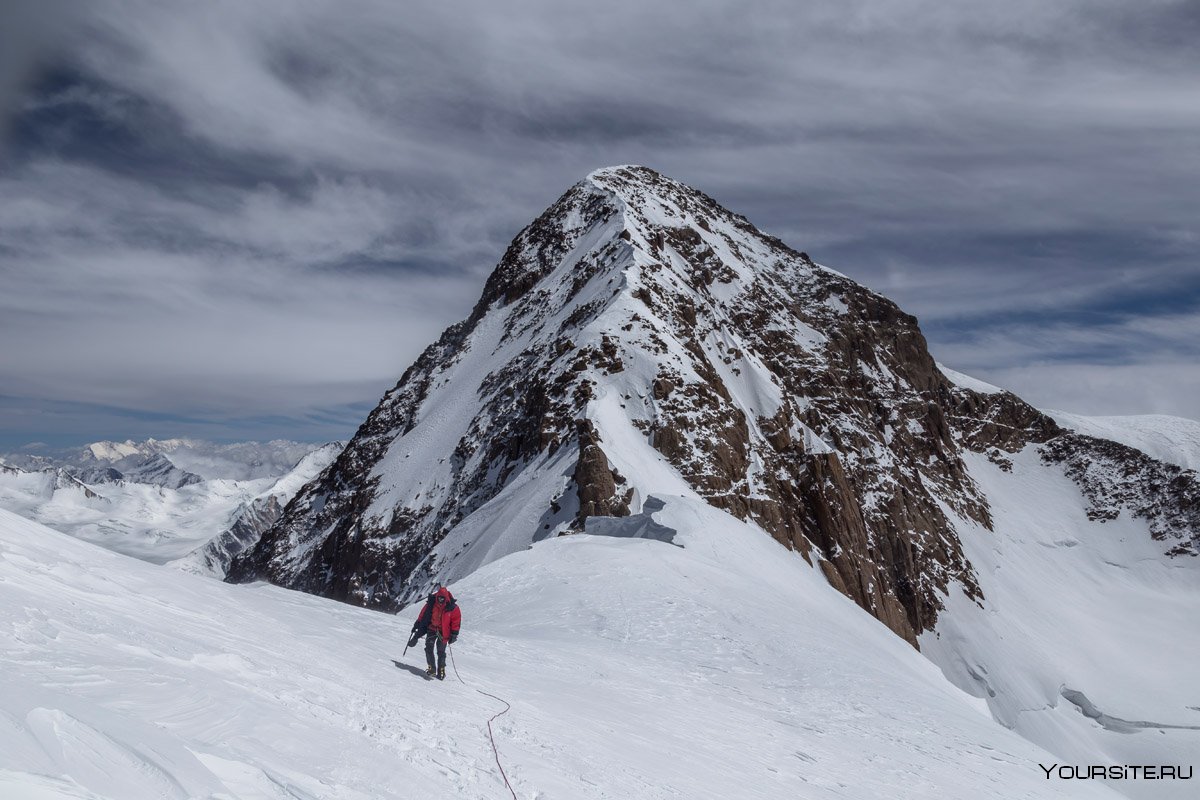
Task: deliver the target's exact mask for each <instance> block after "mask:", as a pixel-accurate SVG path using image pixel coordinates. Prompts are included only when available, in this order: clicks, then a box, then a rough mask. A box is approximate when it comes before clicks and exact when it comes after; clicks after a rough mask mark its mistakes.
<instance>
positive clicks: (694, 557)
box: [0, 498, 1116, 800]
mask: <svg viewBox="0 0 1200 800" xmlns="http://www.w3.org/2000/svg"><path fill="white" fill-rule="evenodd" d="M665 500H666V502H665V508H664V509H663V510H662V511H660V512H658V513H657V514H656V515H655V516H656V519H658V520H659V522H660V523H661V524H663V525H664V526H667V527H671V528H673V529H675V530H678V531H679V537H678V538H679V540H680V542H681V543H682V544H683V545H684V547H682V548H680V547H672V546H670V545H667V544H663V543H660V542H652V541H644V540H628V539H615V538H607V537H592V536H576V537H566V538H562V539H556V540H553V541H546V542H542V543H539V544H538V545H536V546H535V547H534V548H533V549H532V550H530V551H528V552H524V553H519V554H516V555H514V556H511V557H509V558H506V559H503V560H502V561H498V562H496V563H493V564H492V565H490V566H489V567H487V568H485V569H481V570H479V571H478V572H476V573H475V574H474V575H472V576H471V577H470V578H469V579H468V580H465V581H463V582H462V583H460V584H457V585H455V586H454V587H453V588H454V591H455V593H456V595H457V596H458V597H459V598H460V600H461V602H462V605H463V608H464V632H463V635H462V638H461V639H460V641H459V642H458V644H457V645H456V647H455V648H454V655H455V663H456V666H457V670H458V671H459V672H460V673H461V677H462V679H463V680H464V681H466V682H467V684H463V683H460V682H459V681H457V680H455V679H454V674H453V673H452V675H451V678H450V680H448V681H446V682H445V683H436V682H426V681H425V680H423V679H422V678H420V677H418V676H417V675H416V674H414V673H413V671H412V670H410V669H397V668H396V667H394V666H393V665H392V663H391V659H392V658H396V657H399V655H400V652H401V649H402V646H403V637H404V636H405V635H406V633H407V630H408V627H409V625H410V624H411V619H412V618H413V617H415V613H416V609H415V608H409V609H406V610H405V613H404V615H403V616H401V617H400V618H399V619H397V618H394V617H390V616H386V615H382V614H377V613H371V612H367V611H363V610H361V609H356V608H353V607H351V606H347V605H343V604H337V603H330V602H328V601H325V600H321V599H319V598H314V597H309V596H305V595H301V594H295V593H290V592H286V591H283V590H280V589H277V588H274V587H270V586H265V585H256V586H228V585H224V584H220V583H216V582H213V581H207V580H202V579H199V578H196V577H193V576H190V575H187V574H183V573H178V572H174V571H168V570H162V569H161V568H156V567H154V566H152V565H148V564H145V563H142V562H139V561H134V560H131V559H127V558H125V557H122V556H119V555H117V554H113V553H109V552H106V551H103V550H100V549H98V548H95V547H93V546H91V545H88V544H87V543H84V542H80V541H77V540H73V539H70V538H68V537H66V536H63V535H62V534H58V533H55V532H53V531H50V530H49V529H46V528H43V527H41V526H38V525H36V524H35V523H31V522H28V521H26V520H23V519H20V518H18V517H15V516H14V515H11V514H9V513H7V512H2V511H0V630H3V632H4V635H3V636H0V664H2V665H3V669H4V674H5V680H4V681H3V683H0V719H2V720H3V724H2V725H0V794H3V795H4V796H20V797H30V796H34V797H36V796H48V797H71V798H84V797H88V798H95V797H110V798H118V797H119V798H134V797H163V798H185V797H208V796H212V797H231V798H252V797H255V798H256V797H273V798H321V799H322V800H328V799H331V798H347V799H351V798H353V799H354V800H366V798H408V797H414V796H424V797H434V796H453V797H461V798H485V797H486V798H494V797H498V796H505V795H506V790H505V788H504V785H503V783H502V781H501V778H500V776H499V774H498V773H497V771H496V767H495V762H494V760H493V753H492V750H491V747H490V745H489V742H488V736H487V729H486V722H487V720H488V718H489V717H491V716H492V715H494V714H496V713H497V712H499V711H501V710H503V706H502V705H501V704H500V703H499V702H497V701H495V700H493V699H491V698H489V697H485V696H483V695H481V694H478V693H477V692H476V691H475V689H476V688H478V689H483V690H484V691H487V692H489V693H491V694H494V695H496V696H497V697H501V698H503V699H504V700H505V701H506V702H508V703H510V704H511V707H512V708H511V711H509V712H508V713H507V714H505V715H504V716H502V717H500V718H499V719H498V720H497V722H496V723H495V724H494V728H495V731H496V741H497V745H498V749H499V753H500V757H501V758H502V760H503V764H504V768H505V771H506V772H507V774H508V776H509V778H510V780H511V781H512V783H513V786H514V789H515V790H516V792H517V795H518V796H519V797H536V798H541V799H542V800H553V799H554V798H603V797H639V798H647V800H653V799H654V798H673V797H681V796H682V797H694V798H709V797H712V798H718V797H744V798H778V797H805V798H811V799H812V800H826V799H827V798H828V799H829V800H832V799H833V798H839V799H840V800H846V798H850V800H854V798H874V797H878V796H887V797H897V798H927V797H931V796H945V797H972V798H981V799H986V798H997V799H999V798H1003V800H1012V799H1013V798H1085V797H1094V798H1105V797H1115V796H1116V795H1114V794H1112V793H1111V792H1110V791H1109V790H1108V789H1106V788H1105V787H1104V786H1103V785H1102V784H1099V783H1094V782H1091V781H1059V780H1055V781H1047V780H1046V778H1045V777H1044V775H1043V773H1042V771H1041V770H1040V769H1039V768H1038V767H1037V764H1038V762H1039V761H1040V762H1043V763H1047V764H1049V763H1052V761H1051V760H1050V757H1049V756H1048V754H1046V753H1045V752H1044V751H1041V750H1040V749H1038V748H1036V747H1035V746H1033V745H1031V744H1029V743H1027V742H1026V741H1024V740H1022V739H1021V738H1019V737H1017V736H1016V735H1015V734H1013V733H1011V732H1009V731H1006V730H1004V729H1003V728H1000V727H998V726H996V725H995V724H994V723H992V722H991V721H990V720H989V719H988V718H987V716H986V714H985V713H983V712H982V711H981V709H980V708H979V707H977V705H976V703H975V701H973V700H970V699H969V698H967V697H966V696H965V695H963V694H962V693H961V692H959V691H958V690H956V689H953V688H951V687H949V686H948V685H947V684H946V683H945V681H944V680H942V678H941V676H940V674H938V672H937V670H936V669H935V668H933V667H932V666H931V665H930V664H929V663H928V662H927V661H925V660H924V659H923V658H921V656H920V655H919V654H918V653H917V652H916V651H914V650H913V649H912V648H910V647H908V646H906V645H905V644H904V643H903V642H901V641H900V640H899V639H897V638H896V637H894V636H893V635H892V634H891V633H889V632H888V631H887V630H886V629H885V628H884V627H883V626H881V625H879V624H878V623H876V622H875V621H873V620H871V619H870V618H869V617H867V616H866V615H864V614H862V613H861V612H860V611H859V610H858V609H857V608H855V607H854V606H853V605H852V604H851V603H850V602H849V601H847V600H846V599H844V598H843V597H842V596H840V595H839V594H838V593H836V592H834V591H833V590H832V589H830V587H829V586H828V585H827V584H826V583H825V581H824V580H823V579H822V578H821V577H820V576H819V575H818V574H817V573H816V572H815V571H814V570H813V569H812V568H809V567H807V566H806V565H805V564H804V563H803V561H802V560H801V559H799V558H792V557H783V558H781V555H783V556H786V552H785V551H784V550H783V548H782V547H780V546H779V545H778V544H776V543H774V542H772V541H771V540H770V539H769V538H767V537H764V536H762V535H761V533H760V532H758V531H757V530H755V529H753V528H750V527H747V526H745V525H743V524H741V523H738V522H737V521H736V520H733V519H731V518H730V517H729V516H728V515H726V514H724V513H723V512H721V511H718V510H716V509H713V508H711V507H709V506H707V505H706V504H703V503H698V502H696V501H688V500H674V499H672V498H665ZM782 608H790V609H800V610H803V612H804V613H795V614H777V613H774V612H775V611H777V610H778V609H782ZM413 656H414V654H413V653H412V651H410V652H409V654H408V664H409V665H410V666H411V665H413V664H419V663H420V661H421V660H422V659H421V657H420V656H418V657H416V658H414V657H413ZM414 669H416V670H418V671H419V670H420V667H419V666H416V667H414ZM585 687H586V690H585ZM39 792H40V793H41V794H39Z"/></svg>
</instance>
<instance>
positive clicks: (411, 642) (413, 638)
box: [400, 625, 421, 658]
mask: <svg viewBox="0 0 1200 800" xmlns="http://www.w3.org/2000/svg"><path fill="white" fill-rule="evenodd" d="M420 638H421V636H420V634H418V633H417V628H416V626H415V625H414V626H413V629H412V635H411V636H409V637H408V644H406V645H404V653H407V652H408V648H410V647H412V646H413V645H415V644H416V643H417V639H420ZM404 653H401V654H400V657H401V658H404Z"/></svg>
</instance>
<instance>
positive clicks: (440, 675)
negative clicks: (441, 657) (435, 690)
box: [437, 667, 446, 681]
mask: <svg viewBox="0 0 1200 800" xmlns="http://www.w3.org/2000/svg"><path fill="white" fill-rule="evenodd" d="M437 678H438V680H439V681H444V680H446V668H445V667H438V673H437Z"/></svg>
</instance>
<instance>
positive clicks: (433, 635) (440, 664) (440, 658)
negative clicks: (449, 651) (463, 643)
mask: <svg viewBox="0 0 1200 800" xmlns="http://www.w3.org/2000/svg"><path fill="white" fill-rule="evenodd" d="M435 642H436V643H437V668H438V669H445V668H446V640H445V639H443V638H442V637H441V636H440V635H438V633H437V632H436V631H430V632H429V633H428V634H426V636H425V663H426V664H428V665H429V666H431V667H432V666H433V645H434V643H435Z"/></svg>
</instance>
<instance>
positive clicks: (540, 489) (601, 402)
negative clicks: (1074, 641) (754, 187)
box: [230, 167, 1200, 645]
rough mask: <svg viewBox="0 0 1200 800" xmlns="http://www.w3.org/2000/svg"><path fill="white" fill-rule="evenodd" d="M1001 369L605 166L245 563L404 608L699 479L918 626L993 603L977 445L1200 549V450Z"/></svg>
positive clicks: (237, 571) (317, 588)
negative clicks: (1045, 394) (1072, 414)
mask: <svg viewBox="0 0 1200 800" xmlns="http://www.w3.org/2000/svg"><path fill="white" fill-rule="evenodd" d="M959 377H960V379H961V377H962V376H959ZM981 389H982V390H981ZM994 389H995V387H986V386H980V385H978V384H975V385H973V386H960V385H957V384H956V383H955V382H954V381H953V379H952V377H947V374H946V373H944V372H943V371H942V370H940V369H939V368H938V366H937V365H936V364H935V363H934V361H933V359H932V357H931V356H930V355H929V353H928V351H927V348H926V345H925V340H924V338H923V336H922V335H921V332H920V330H919V328H918V326H917V322H916V320H915V318H913V317H912V316H910V315H908V314H905V313H904V312H903V311H901V310H900V309H899V308H897V307H896V306H895V304H894V303H892V302H891V301H889V300H887V299H886V298H883V297H881V296H879V295H877V294H875V293H873V292H871V291H869V290H867V289H866V288H864V287H862V286H860V285H858V284H856V283H854V282H853V281H851V280H850V279H848V278H846V277H845V276H843V275H841V274H840V273H837V272H835V271H833V270H830V269H827V268H824V267H821V266H819V265H817V264H815V263H813V262H812V260H811V259H809V258H808V256H806V255H805V254H803V253H799V252H796V251H794V250H792V249H791V248H789V247H787V246H786V245H784V244H783V243H782V242H780V241H779V240H777V239H775V238H773V237H771V236H768V235H766V234H763V233H762V232H760V231H759V230H757V229H756V228H754V226H753V225H751V224H750V223H749V222H748V221H747V220H745V219H744V218H743V217H740V216H738V215H736V214H733V213H731V212H729V211H727V210H725V209H723V208H721V207H720V206H719V205H717V204H716V203H715V202H714V201H713V200H712V199H711V198H709V197H707V196H705V195H704V194H702V193H700V192H698V191H696V190H694V189H691V188H690V187H687V186H684V185H683V184H680V183H678V182H676V181H673V180H671V179H669V178H665V177H663V176H661V175H659V174H657V173H655V172H653V171H652V170H648V169H646V168H643V167H614V168H609V169H604V170H599V171H597V172H595V173H593V174H592V175H590V176H588V178H587V179H585V180H584V181H582V182H580V183H579V184H577V185H576V186H574V187H572V188H571V189H570V190H569V191H568V192H567V193H566V194H564V195H563V196H562V197H561V198H559V200H558V201H557V202H556V203H554V204H553V205H552V206H551V207H550V208H549V209H547V211H546V212H545V213H544V214H542V215H541V216H540V217H539V218H538V219H537V220H535V221H534V222H533V223H532V224H531V225H530V226H529V227H527V228H526V229H525V230H524V231H522V232H521V233H520V234H519V235H518V236H517V238H516V239H515V240H514V241H513V243H512V245H511V246H510V247H509V249H508V251H507V252H506V253H505V255H504V257H503V259H502V260H501V262H500V264H499V265H498V266H497V267H496V269H495V271H494V272H493V273H492V275H491V276H490V277H489V279H488V281H487V284H486V286H485V288H484V292H483V295H482V297H481V298H480V300H479V302H478V303H477V304H476V306H475V309H474V310H473V312H472V313H471V315H470V317H469V318H468V319H467V320H465V321H464V322H462V323H459V324H458V325H455V326H452V327H451V328H449V329H448V330H447V331H446V332H445V333H444V334H443V335H442V337H441V338H440V339H439V341H438V342H437V343H435V344H434V345H432V346H431V347H430V348H429V349H427V350H426V351H425V352H424V353H423V354H422V355H421V357H420V358H419V359H418V360H417V361H416V363H414V364H413V365H412V367H410V368H409V370H408V371H407V372H406V373H405V374H404V376H402V377H401V379H400V381H399V383H398V384H397V385H396V387H395V388H394V389H393V390H392V391H390V392H389V393H388V394H387V395H385V397H384V398H383V400H382V401H381V403H380V404H379V406H378V407H377V408H376V409H375V410H374V411H373V412H372V413H371V414H370V416H369V417H368V418H367V420H366V422H365V423H364V424H363V426H362V427H361V428H360V429H359V431H358V433H357V434H356V435H355V437H354V439H353V440H352V441H351V442H350V444H349V445H348V446H347V448H346V450H345V451H344V452H343V453H342V455H341V456H340V457H339V458H338V460H337V461H336V462H335V463H334V464H333V465H332V466H331V467H330V469H329V470H327V471H326V472H325V473H323V474H322V476H321V477H320V478H319V479H318V480H317V481H314V482H313V483H312V484H310V485H308V486H307V487H305V488H304V490H302V491H301V492H300V493H299V494H298V495H297V497H296V499H295V500H294V501H293V502H292V503H291V504H289V506H288V507H287V509H285V511H284V514H283V516H282V518H281V519H280V520H279V522H278V523H276V525H275V526H273V528H272V529H271V530H269V531H267V532H266V533H265V534H264V535H263V537H262V539H261V540H260V543H259V545H258V546H257V547H256V548H255V549H253V550H252V551H248V552H247V553H245V554H244V555H242V556H239V557H238V558H236V559H235V561H234V563H233V564H232V565H231V568H230V576H231V578H232V579H234V580H246V579H250V578H254V577H266V578H268V579H269V580H271V581H273V582H276V583H279V584H281V585H285V586H290V587H294V588H299V589H303V590H305V591H309V592H315V593H319V594H323V595H327V596H330V597H335V598H338V599H343V600H347V601H350V602H355V603H360V604H364V605H368V606H375V607H381V608H385V609H388V608H394V607H395V606H396V605H397V604H400V603H403V602H405V601H407V600H411V599H412V598H415V597H417V596H420V595H421V594H422V593H423V592H424V591H425V590H426V589H427V588H428V587H429V586H431V585H432V584H433V583H435V582H436V581H437V580H440V579H453V578H456V577H460V576H463V575H466V574H469V572H470V571H471V570H473V569H475V568H478V567H479V566H480V565H482V564H485V563H487V562H488V561H490V560H492V559H495V558H498V557H501V556H503V555H506V554H508V553H512V552H516V551H518V550H520V549H522V548H524V547H526V546H528V545H529V543H530V542H531V541H536V540H538V539H541V538H547V537H552V536H555V535H557V534H560V533H563V532H568V531H577V530H580V529H582V528H583V527H584V526H585V525H586V519H587V518H588V517H591V516H597V515H599V516H622V515H627V514H630V513H638V512H639V511H640V510H641V508H642V503H643V501H644V499H645V498H646V497H648V496H649V495H650V494H652V493H665V494H675V495H679V494H682V495H685V496H688V497H700V498H703V499H704V500H705V501H707V502H708V503H710V504H712V505H713V506H715V507H718V508H722V509H726V510H728V511H730V512H731V513H733V514H734V515H735V516H737V517H739V518H742V519H747V520H752V521H753V522H754V523H755V524H757V525H758V526H760V527H761V528H762V529H763V530H764V531H766V532H767V533H769V534H770V535H771V536H773V537H774V538H775V539H776V540H777V541H779V542H781V543H784V544H785V545H787V546H788V547H789V548H793V549H795V550H797V551H799V552H800V553H801V554H802V555H803V556H804V557H805V558H806V559H809V560H811V561H812V562H813V563H816V564H818V565H819V566H820V568H821V570H822V573H823V574H824V575H825V576H826V578H827V579H828V580H829V581H830V583H831V584H832V585H833V586H835V587H837V588H838V589H839V590H840V591H842V592H843V593H844V594H846V595H847V596H848V597H850V598H852V599H854V600H855V602H857V603H858V604H859V605H860V606H861V607H862V608H864V609H865V610H867V611H868V612H870V613H871V614H873V615H874V616H876V617H877V618H878V619H880V620H881V621H883V622H884V623H885V624H887V625H888V626H889V627H890V628H891V629H892V630H893V631H895V632H896V633H897V634H898V635H900V636H902V637H904V638H905V639H906V640H908V641H909V642H911V643H913V644H914V645H915V644H916V642H917V636H918V635H919V634H921V633H922V632H925V631H929V630H932V629H933V628H934V627H935V625H936V620H937V616H938V613H939V612H940V611H941V610H942V609H943V608H944V606H945V602H946V598H947V597H948V596H949V595H950V594H952V593H954V592H958V591H962V592H965V593H966V594H967V596H968V597H970V598H972V599H973V600H975V601H979V600H980V599H981V598H982V594H981V592H980V589H979V586H978V582H977V579H976V575H975V573H974V570H973V568H972V566H971V564H970V562H969V561H968V560H967V559H966V557H965V556H964V553H963V549H962V543H961V541H960V538H959V534H958V532H957V530H956V527H955V522H954V521H955V520H959V519H961V520H965V521H967V522H968V523H970V524H971V525H979V526H982V527H983V528H985V529H987V528H990V527H991V525H992V520H991V511H990V508H989V505H988V499H987V497H986V496H985V494H984V493H983V492H982V491H981V490H980V488H979V486H978V484H977V482H976V481H975V480H974V478H973V477H972V476H971V474H970V472H969V470H968V468H967V466H966V464H967V462H966V456H967V454H969V453H972V452H975V453H986V454H989V457H992V458H995V459H1003V458H1004V456H1003V453H1005V452H1015V451H1018V450H1021V449H1022V448H1024V447H1026V446H1030V445H1035V446H1045V447H1046V448H1047V451H1046V452H1047V454H1048V455H1047V457H1048V458H1051V459H1052V460H1055V461H1056V462H1057V463H1059V464H1060V465H1061V467H1060V468H1061V469H1062V471H1064V472H1066V473H1068V474H1071V475H1073V476H1074V477H1075V479H1076V480H1077V481H1078V482H1079V483H1080V484H1081V485H1083V486H1085V488H1086V490H1087V491H1089V492H1091V494H1092V495H1093V496H1094V498H1095V500H1096V503H1095V506H1096V509H1097V510H1096V513H1097V514H1112V513H1114V510H1115V513H1120V509H1121V508H1128V509H1129V510H1131V511H1133V512H1134V513H1140V514H1144V515H1147V516H1148V517H1150V518H1151V519H1152V521H1153V526H1154V535H1155V536H1160V537H1162V538H1163V539H1164V541H1167V542H1169V547H1170V549H1171V550H1172V552H1174V553H1176V554H1178V555H1186V554H1188V553H1191V552H1195V545H1196V539H1197V536H1200V521H1198V520H1197V519H1196V509H1197V508H1200V482H1197V480H1196V479H1195V474H1194V473H1185V472H1183V471H1181V470H1179V469H1178V468H1176V467H1173V466H1172V465H1162V464H1160V462H1157V461H1154V460H1153V459H1148V458H1143V460H1141V461H1138V454H1136V453H1135V452H1134V451H1128V450H1121V449H1120V447H1119V446H1115V445H1114V443H1105V442H1103V441H1101V440H1095V439H1089V438H1088V437H1083V436H1079V435H1075V434H1071V433H1069V432H1068V431H1065V430H1064V429H1062V428H1060V427H1059V426H1058V425H1057V424H1056V423H1055V422H1054V421H1053V420H1052V419H1051V418H1050V417H1048V416H1046V415H1044V414H1042V413H1041V412H1039V411H1037V410H1036V409H1034V408H1032V407H1030V406H1028V405H1027V404H1025V403H1024V402H1022V401H1021V400H1020V399H1019V398H1017V397H1015V396H1014V395H1012V394H1010V393H1007V392H1003V391H1000V390H996V391H993V390H994ZM1094 459H1097V460H1105V461H1106V463H1108V464H1110V465H1112V469H1107V470H1105V471H1103V474H1094V473H1092V472H1089V470H1087V469H1086V468H1085V467H1084V464H1085V462H1089V461H1090V460H1094ZM1126 466H1127V467H1128V469H1125V467H1126ZM1172 469H1174V470H1175V471H1174V472H1172V471H1171V470H1172ZM1123 470H1124V471H1123ZM1164 484H1169V485H1170V487H1171V490H1170V491H1169V492H1166V493H1164V492H1161V491H1159V490H1157V489H1156V488H1155V487H1156V486H1161V485H1164ZM1101 506H1105V508H1101Z"/></svg>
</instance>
